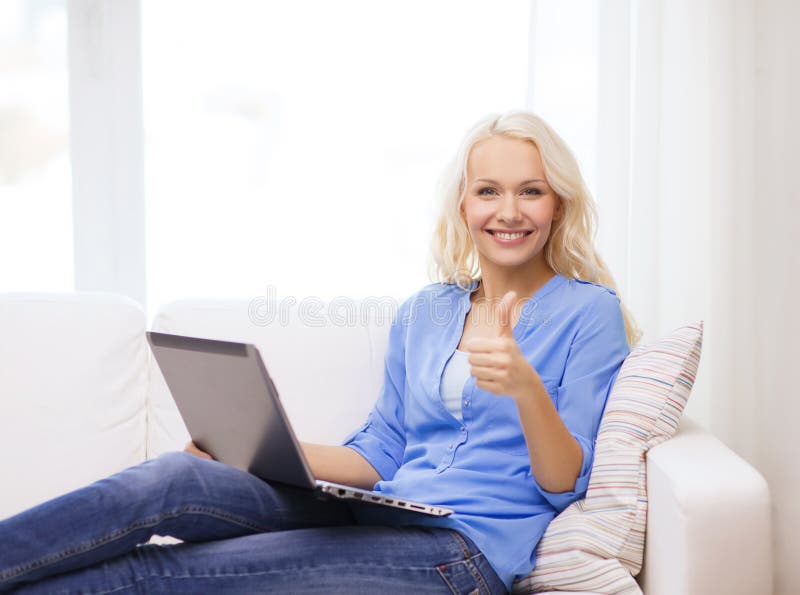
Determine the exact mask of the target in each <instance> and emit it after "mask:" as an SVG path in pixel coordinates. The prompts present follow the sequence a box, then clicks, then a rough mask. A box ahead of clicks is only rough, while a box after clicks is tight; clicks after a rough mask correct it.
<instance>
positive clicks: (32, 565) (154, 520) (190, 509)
mask: <svg viewBox="0 0 800 595" xmlns="http://www.w3.org/2000/svg"><path fill="white" fill-rule="evenodd" d="M186 513H200V514H206V515H209V516H213V517H216V518H219V519H222V520H225V521H229V522H232V523H236V524H237V525H240V526H243V527H247V528H248V529H253V530H255V531H259V532H264V531H267V530H268V529H266V528H264V527H261V526H259V525H256V524H255V523H250V522H249V521H246V520H241V519H240V518H239V517H236V516H235V515H231V514H228V513H225V512H224V511H220V510H218V509H216V508H208V507H205V506H197V505H194V504H192V505H187V506H183V507H181V508H178V509H175V510H174V511H171V512H167V513H161V514H160V515H157V516H155V517H148V518H145V519H143V520H140V521H136V522H134V523H131V524H130V525H128V526H127V527H125V528H123V529H121V530H117V531H114V532H112V533H109V534H108V535H105V536H104V537H102V538H100V539H99V540H95V541H91V542H89V543H88V544H83V545H81V546H76V547H72V548H69V549H66V550H64V551H61V552H58V553H57V554H50V555H49V556H45V557H44V558H39V559H38V560H34V561H33V562H29V563H28V564H24V565H21V566H16V567H12V568H11V569H10V570H7V571H5V572H0V580H3V581H5V580H8V579H13V578H16V577H19V576H21V575H23V574H25V573H26V572H28V571H30V570H36V569H38V568H42V567H43V566H47V565H49V564H53V563H55V562H60V561H62V560H66V559H67V558H71V557H73V556H76V555H79V554H85V553H86V552H89V551H91V550H93V549H97V548H98V547H101V546H103V545H106V544H107V543H109V542H111V541H114V540H115V539H119V538H121V537H125V536H126V535H128V534H129V533H132V532H133V531H135V530H137V529H142V528H146V527H154V526H156V525H158V524H159V523H160V522H161V521H163V520H165V519H171V518H176V517H179V516H181V515H183V514H186Z"/></svg>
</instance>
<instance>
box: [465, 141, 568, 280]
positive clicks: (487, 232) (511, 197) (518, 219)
mask: <svg viewBox="0 0 800 595" xmlns="http://www.w3.org/2000/svg"><path fill="white" fill-rule="evenodd" d="M462 213H463V214H464V217H465V219H466V222H467V227H468V228H469V233H470V235H471V236H472V240H473V242H475V246H476V248H477V250H478V254H479V259H480V264H481V271H482V272H483V273H486V272H488V270H490V269H497V268H500V269H502V268H504V267H512V268H516V267H522V268H524V269H526V271H527V269H528V268H529V267H530V268H533V269H537V268H539V267H541V266H542V265H543V264H544V254H543V252H542V249H543V248H544V245H545V243H546V242H547V238H548V237H549V235H550V228H551V225H552V223H553V221H554V220H555V219H559V218H560V217H561V214H562V207H561V204H560V200H559V199H558V198H557V197H556V195H555V193H554V192H553V190H552V188H550V186H549V185H548V184H547V181H546V180H545V177H544V169H543V167H542V159H541V157H540V155H539V150H538V149H537V148H536V146H535V145H534V144H533V143H531V142H528V141H523V140H520V139H516V138H509V137H506V136H502V135H499V136H493V137H491V138H488V139H486V140H483V141H480V142H478V143H476V144H475V145H474V146H473V148H472V152H471V153H470V155H469V158H468V160H467V188H466V194H465V196H464V202H463V204H462ZM500 231H507V232H524V233H525V235H524V236H523V237H521V238H516V236H515V237H514V239H511V240H507V239H504V238H503V237H501V236H500V235H498V233H497V232H500Z"/></svg>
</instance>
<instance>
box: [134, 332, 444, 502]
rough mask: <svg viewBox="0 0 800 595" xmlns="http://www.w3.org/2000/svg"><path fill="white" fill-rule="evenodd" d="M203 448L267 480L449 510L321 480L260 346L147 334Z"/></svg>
mask: <svg viewBox="0 0 800 595" xmlns="http://www.w3.org/2000/svg"><path fill="white" fill-rule="evenodd" d="M146 335H147V342H148V343H149V344H150V348H151V349H152V351H153V355H154V356H155V359H156V362H158V367H159V368H161V373H162V374H163V375H164V380H166V382H167V386H168V387H169V390H170V392H171V393H172V398H173V399H174V400H175V404H176V405H177V407H178V411H179V412H180V414H181V417H182V418H183V421H184V423H185V424H186V428H187V429H188V430H189V434H190V435H191V437H192V440H193V441H194V443H195V444H196V445H197V446H198V448H200V449H202V450H204V451H205V452H207V453H208V454H210V455H211V456H212V457H214V458H215V459H216V460H218V461H220V462H221V463H225V464H227V465H231V466H232V467H236V468H237V469H241V470H243V471H247V472H249V473H252V474H253V475H255V476H257V477H260V478H261V479H264V480H267V481H270V482H273V481H274V482H279V483H283V484H288V485H291V486H296V487H300V488H307V489H310V490H314V491H316V492H319V493H322V494H327V495H328V496H329V497H334V498H341V499H352V500H360V501H362V502H367V503H370V504H375V505H377V506H388V507H391V508H400V509H403V510H410V511H414V512H418V513H421V514H424V515H430V516H436V517H442V516H448V515H450V514H452V513H453V511H452V510H450V509H449V508H442V507H440V506H431V505H429V504H424V503H422V502H412V501H410V500H402V499H397V498H393V497H387V496H385V495H384V494H381V493H379V492H373V491H370V490H363V489H360V488H356V487H353V486H346V485H340V484H336V483H331V482H328V481H322V480H319V479H316V478H315V477H314V475H313V473H312V472H311V467H310V466H309V464H308V461H307V460H306V457H305V455H304V454H303V450H302V448H301V446H300V443H299V442H298V440H297V438H296V437H295V433H294V430H293V429H292V426H291V424H290V423H289V418H288V417H287V416H286V412H285V411H284V409H283V406H282V404H281V401H280V397H279V396H278V389H277V388H276V387H275V383H274V382H273V381H272V378H271V377H270V375H269V372H267V368H266V366H265V364H264V361H263V359H262V357H261V354H260V353H259V351H258V348H256V346H255V345H252V344H250V343H236V342H232V341H218V340H213V339H202V338H198V337H187V336H184V335H174V334H169V333H158V332H150V331H147V332H146Z"/></svg>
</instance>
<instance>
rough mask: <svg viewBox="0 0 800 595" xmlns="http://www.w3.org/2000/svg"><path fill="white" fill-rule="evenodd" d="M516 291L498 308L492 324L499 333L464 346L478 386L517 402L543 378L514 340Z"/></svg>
mask: <svg viewBox="0 0 800 595" xmlns="http://www.w3.org/2000/svg"><path fill="white" fill-rule="evenodd" d="M516 297H517V294H516V292H515V291H509V292H508V293H506V294H505V295H504V296H503V299H502V300H501V301H500V302H499V303H498V304H497V305H496V306H495V307H494V316H492V317H491V320H490V323H491V324H492V326H493V327H495V329H496V336H494V337H473V338H471V339H468V340H467V342H466V343H465V344H464V350H465V351H468V352H469V354H470V355H469V363H470V364H471V365H472V366H471V374H472V375H473V376H475V378H476V382H475V385H476V386H477V387H478V388H482V389H483V390H486V391H489V392H490V393H492V394H495V395H497V396H501V397H511V398H513V399H514V400H517V399H520V398H523V397H524V396H525V395H528V394H530V392H531V390H532V389H533V387H534V386H535V385H536V382H537V381H539V382H541V380H539V374H538V373H537V372H536V370H534V369H533V366H531V364H530V363H529V362H528V360H526V359H525V356H524V355H522V352H521V351H520V349H519V345H518V344H517V340H516V338H515V337H514V332H513V330H514V329H513V327H512V325H511V311H512V307H513V305H514V302H515V300H516Z"/></svg>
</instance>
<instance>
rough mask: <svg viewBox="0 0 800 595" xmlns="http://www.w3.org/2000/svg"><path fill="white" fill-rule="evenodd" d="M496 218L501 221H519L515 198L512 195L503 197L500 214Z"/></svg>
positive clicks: (517, 204)
mask: <svg viewBox="0 0 800 595" xmlns="http://www.w3.org/2000/svg"><path fill="white" fill-rule="evenodd" d="M497 216H498V217H499V218H500V219H501V220H503V221H517V220H518V219H520V211H519V203H518V202H517V197H516V196H514V195H511V196H505V197H503V200H502V204H501V205H500V212H499V213H498V214H497Z"/></svg>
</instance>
